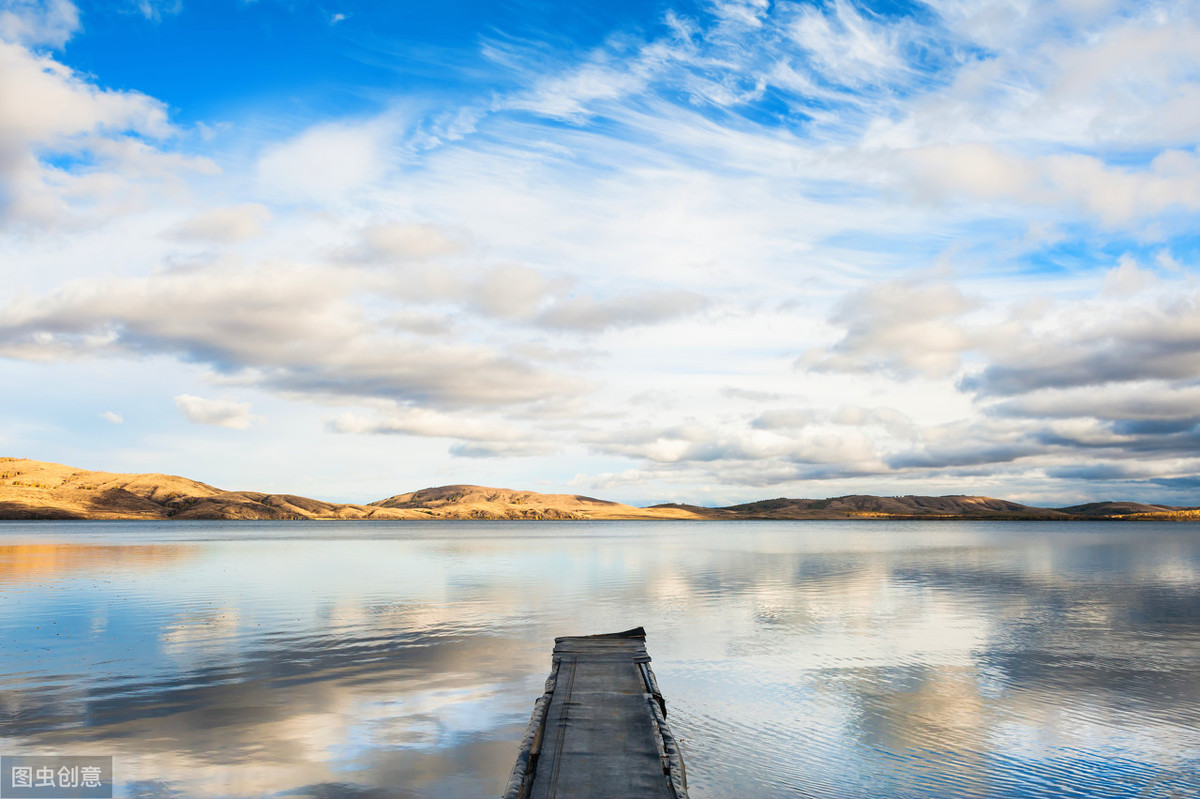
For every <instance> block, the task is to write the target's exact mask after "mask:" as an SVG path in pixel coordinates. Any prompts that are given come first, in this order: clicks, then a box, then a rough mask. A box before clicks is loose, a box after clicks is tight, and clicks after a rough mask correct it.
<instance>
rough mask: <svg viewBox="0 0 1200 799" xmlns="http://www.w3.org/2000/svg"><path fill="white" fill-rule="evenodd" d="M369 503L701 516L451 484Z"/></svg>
mask: <svg viewBox="0 0 1200 799" xmlns="http://www.w3.org/2000/svg"><path fill="white" fill-rule="evenodd" d="M371 505H372V506H373V507H380V508H395V509H401V510H410V511H420V512H422V513H424V514H425V515H426V517H427V518H437V519H703V518H708V517H707V516H705V515H704V514H703V513H702V512H695V511H693V510H690V509H681V508H673V507H657V508H635V507H634V506H632V505H622V504H621V503H619V502H609V501H607V500H603V499H593V498H592V497H583V496H579V495H577V494H537V493H534V492H532V491H514V490H512V489H510V488H487V487H484V486H472V485H452V486H439V487H437V488H423V489H421V490H420V491H413V492H411V493H409V494H397V495H396V496H394V497H389V498H387V499H382V500H380V501H378V502H372V503H371Z"/></svg>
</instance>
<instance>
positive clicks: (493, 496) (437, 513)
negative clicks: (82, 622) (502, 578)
mask: <svg viewBox="0 0 1200 799" xmlns="http://www.w3.org/2000/svg"><path fill="white" fill-rule="evenodd" d="M1198 517H1200V509H1197V508H1177V507H1171V506H1167V505H1143V504H1139V503H1135V502H1098V503H1092V504H1089V505H1077V506H1074V507H1070V508H1035V507H1031V506H1028V505H1020V504H1018V503H1016V502H1009V501H1007V500H1002V499H993V498H991V497H972V496H950V497H922V496H906V497H875V496H868V495H852V496H845V497H834V498H832V499H788V498H786V497H781V498H779V499H767V500H762V501H759V502H750V503H746V504H743V505H731V506H729V507H724V508H704V507H699V506H696V505H678V504H668V505H655V506H654V507H650V508H637V507H634V506H632V505H622V504H621V503H619V502H609V501H607V500H603V499H595V498H593V497H585V496H580V495H578V494H538V493H535V492H532V491H514V490H512V489H508V488H487V487H484V486H473V485H451V486H440V487H437V488H424V489H421V490H420V491H413V492H411V493H408V494H397V495H396V496H393V497H389V498H388V499H383V500H379V501H378V502H372V503H370V504H369V505H354V504H342V503H336V502H324V501H322V500H318V499H309V498H307V497H299V496H295V495H292V494H264V493H261V492H258V491H225V490H223V489H220V488H215V487H213V486H210V485H208V484H206V483H199V482H196V481H195V480H188V479H187V478H184V477H176V476H173V475H168V474H116V473H112V472H91V471H85V470H83V469H75V468H73V467H70V466H63V465H62V464H59V463H44V462H41V461H31V460H25V459H18V458H0V519H581V520H582V519H871V518H875V519H879V518H883V519H1138V520H1140V519H1196V518H1198Z"/></svg>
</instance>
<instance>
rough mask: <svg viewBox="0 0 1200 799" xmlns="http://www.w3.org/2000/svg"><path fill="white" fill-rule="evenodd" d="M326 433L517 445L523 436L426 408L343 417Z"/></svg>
mask: <svg viewBox="0 0 1200 799" xmlns="http://www.w3.org/2000/svg"><path fill="white" fill-rule="evenodd" d="M329 429H330V430H331V431H332V432H335V433H350V434H356V435H412V436H430V437H434V438H461V439H466V440H470V441H493V442H498V441H505V442H514V441H519V440H520V439H521V438H522V437H523V436H524V433H523V432H522V431H519V430H517V429H514V428H512V427H510V426H508V425H503V424H498V423H495V422H490V421H485V420H482V419H479V418H476V417H472V416H466V415H459V414H449V413H443V412H441V411H436V410H433V409H430V408H411V407H410V408H394V409H392V410H390V411H389V412H387V413H385V414H382V415H377V416H374V417H367V416H362V415H360V414H356V413H343V414H342V415H340V416H338V417H337V418H336V419H335V420H333V421H332V422H331V423H330V425H329Z"/></svg>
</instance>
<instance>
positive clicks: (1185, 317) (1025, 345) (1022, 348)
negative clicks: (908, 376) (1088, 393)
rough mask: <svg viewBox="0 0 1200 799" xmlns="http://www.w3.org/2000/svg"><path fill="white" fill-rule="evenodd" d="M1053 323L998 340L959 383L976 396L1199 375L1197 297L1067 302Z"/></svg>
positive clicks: (1199, 313)
mask: <svg viewBox="0 0 1200 799" xmlns="http://www.w3.org/2000/svg"><path fill="white" fill-rule="evenodd" d="M1060 319H1061V322H1062V323H1060V324H1059V325H1056V326H1052V327H1050V328H1049V329H1046V330H1044V331H1041V332H1037V331H1026V332H1025V333H1024V334H1023V335H1020V336H1016V337H1014V338H1013V339H1012V340H1011V341H1009V342H1006V343H1004V344H1001V345H998V348H997V349H996V351H995V352H994V353H993V356H992V358H991V360H990V362H989V364H988V365H987V366H986V367H985V368H984V369H982V370H981V371H980V372H978V373H976V374H972V375H968V376H967V377H965V378H964V379H963V380H962V386H963V388H964V389H966V390H968V391H973V392H976V393H978V394H979V395H981V396H995V397H1001V396H1012V395H1018V394H1025V393H1029V392H1032V391H1037V390H1039V389H1065V388H1073V387H1082V386H1101V385H1106V384H1110V383H1128V382H1134V381H1140V380H1155V379H1157V380H1193V379H1197V378H1200V297H1198V296H1196V295H1192V296H1188V297H1174V296H1171V297H1167V298H1161V297H1160V298H1156V301H1153V302H1144V303H1139V304H1130V305H1128V306H1124V307H1117V308H1104V307H1095V306H1087V305H1084V306H1075V307H1073V308H1071V309H1070V311H1069V312H1068V313H1064V314H1062V315H1061V316H1060Z"/></svg>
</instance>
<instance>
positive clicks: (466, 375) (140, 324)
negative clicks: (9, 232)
mask: <svg viewBox="0 0 1200 799" xmlns="http://www.w3.org/2000/svg"><path fill="white" fill-rule="evenodd" d="M363 285H364V284H363V283H362V282H360V281H359V280H358V279H357V277H356V275H355V274H354V273H351V272H348V271H346V270H343V269H334V268H316V267H302V266H294V265H286V266H285V265H279V266H274V267H263V268H258V269H249V270H247V269H244V268H239V266H238V265H232V266H228V267H211V268H200V269H194V270H190V271H187V272H168V273H163V274H158V275H152V276H149V277H139V278H122V279H110V280H104V281H90V280H82V281H76V282H72V283H69V284H67V285H65V286H63V287H62V288H60V289H58V290H56V291H54V292H51V293H50V294H47V295H43V296H40V297H25V298H22V299H20V300H17V301H16V302H14V303H11V304H10V305H9V306H7V307H6V308H3V309H0V354H3V355H6V356H8V357H12V358H22V359H61V358H70V357H80V356H87V355H91V356H96V355H100V356H114V355H124V356H139V355H147V354H164V355H171V356H175V357H178V358H181V359H183V360H186V361H192V362H197V363H202V364H206V365H208V366H210V367H211V368H213V369H215V370H217V371H218V372H222V373H229V374H239V375H243V376H245V377H246V379H248V380H251V381H253V382H254V383H256V384H258V385H261V386H264V387H268V388H273V389H277V390H285V391H295V392H300V393H304V394H309V395H321V396H343V397H366V398H383V399H393V400H404V401H411V402H416V403H434V404H445V405H451V406H454V405H460V406H471V405H505V404H512V403H521V402H528V401H532V400H536V399H541V398H546V397H550V396H560V395H570V394H572V393H575V392H576V391H578V390H579V383H578V382H577V381H575V380H573V379H570V378H567V377H562V376H557V375H553V374H550V373H548V372H546V371H544V370H542V369H539V368H536V367H534V366H533V365H531V364H529V363H528V362H526V361H524V360H521V359H519V358H516V357H513V356H508V355H505V354H503V353H502V352H498V351H496V350H494V349H490V348H487V347H484V346H479V345H472V344H469V343H465V342H455V341H446V342H441V343H438V344H432V343H431V342H430V341H429V340H428V339H424V338H419V337H414V336H411V335H405V334H404V333H403V331H397V330H395V328H388V327H381V326H377V325H374V324H372V323H371V321H370V319H369V318H368V316H367V315H366V314H365V312H364V310H363V309H362V308H361V307H360V306H358V305H357V304H355V302H354V301H353V298H354V295H355V293H356V292H357V291H358V290H359V289H360V288H361V287H362V286H363Z"/></svg>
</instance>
